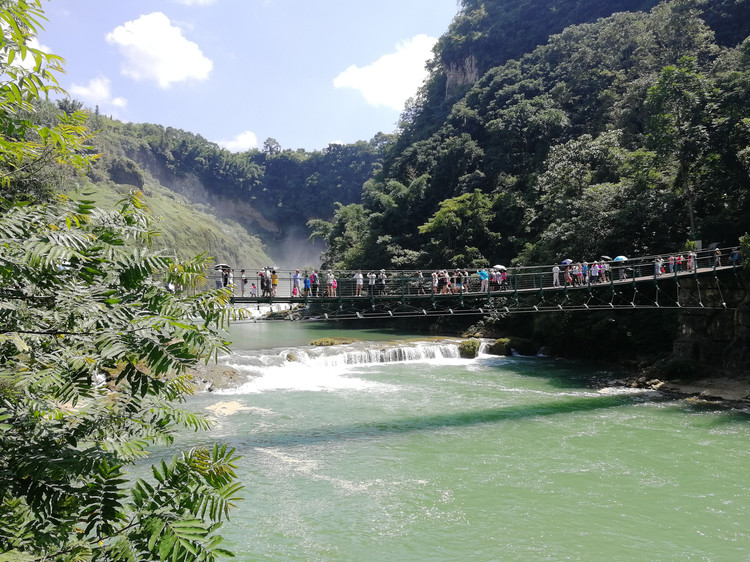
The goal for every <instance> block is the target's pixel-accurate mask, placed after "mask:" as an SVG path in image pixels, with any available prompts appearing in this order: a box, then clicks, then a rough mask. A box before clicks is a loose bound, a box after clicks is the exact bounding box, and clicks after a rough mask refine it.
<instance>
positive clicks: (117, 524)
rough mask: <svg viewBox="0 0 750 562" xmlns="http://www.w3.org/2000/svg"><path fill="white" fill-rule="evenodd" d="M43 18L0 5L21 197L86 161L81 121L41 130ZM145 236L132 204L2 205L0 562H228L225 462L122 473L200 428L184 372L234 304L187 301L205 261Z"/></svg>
mask: <svg viewBox="0 0 750 562" xmlns="http://www.w3.org/2000/svg"><path fill="white" fill-rule="evenodd" d="M41 18H42V11H41V0H33V1H28V0H27V1H21V2H3V3H2V4H0V20H1V21H0V23H1V24H2V25H0V29H2V33H3V43H2V48H0V67H1V68H2V71H3V72H2V76H3V78H2V80H3V81H2V82H0V130H2V132H3V136H2V137H1V138H0V157H1V158H0V160H1V161H2V180H1V182H2V186H3V188H4V191H3V194H4V195H6V196H8V195H9V196H11V197H15V198H18V199H22V198H24V197H25V198H28V193H29V191H28V185H25V184H23V181H25V180H29V181H30V182H39V181H40V180H39V177H40V174H41V173H42V171H43V170H44V168H45V167H47V166H49V164H50V162H52V161H53V160H60V161H61V162H63V163H66V164H73V165H74V166H78V167H85V166H86V165H87V164H88V163H89V162H90V160H91V158H90V157H89V156H87V154H86V153H85V150H84V149H85V147H84V146H83V145H82V139H83V138H84V136H83V129H82V125H81V123H82V117H83V116H82V115H80V114H77V113H73V115H72V116H67V114H66V113H64V114H63V115H62V116H61V118H60V121H59V123H57V124H56V125H51V126H50V125H47V124H40V121H39V119H35V118H34V117H35V111H36V110H37V109H38V108H39V107H43V105H39V101H40V97H41V96H43V95H45V94H46V93H48V92H50V91H53V90H55V89H56V88H57V87H56V85H55V82H54V71H59V69H60V68H59V63H60V62H61V59H59V57H56V56H54V55H47V54H45V53H42V52H41V51H39V50H36V49H32V48H30V47H29V46H28V41H29V38H30V37H31V36H32V35H33V34H34V33H35V31H36V29H37V28H38V25H39V24H38V21H39V20H40V19H41ZM29 57H30V58H31V59H33V60H34V65H33V68H32V69H30V70H29V69H28V68H27V66H28V65H25V66H21V65H19V64H18V61H20V60H23V59H25V58H29ZM45 65H50V66H49V67H46V66H45ZM43 179H44V178H42V180H43ZM42 183H43V181H42ZM155 234H156V233H155V232H154V231H153V230H152V227H151V220H150V218H149V216H148V214H147V213H146V211H145V209H144V208H143V206H142V203H141V201H140V199H139V197H138V196H137V195H132V196H131V197H130V198H129V199H128V200H126V201H123V203H122V205H121V207H120V208H119V210H117V211H114V212H104V211H101V210H98V209H96V208H94V206H93V205H92V204H91V203H90V202H88V201H78V202H73V201H71V200H68V199H66V198H64V197H61V196H60V197H55V198H52V199H51V200H50V201H49V202H47V203H45V204H29V203H28V201H27V202H24V203H14V202H12V201H11V200H9V199H8V198H5V199H0V287H2V289H0V481H1V482H2V487H0V521H2V522H3V525H2V527H1V528H0V553H2V555H0V558H2V559H3V560H42V559H44V560H133V561H135V560H164V559H167V558H169V559H172V560H214V559H216V557H217V556H219V555H222V554H229V553H228V552H226V551H225V550H223V549H222V548H221V547H220V542H221V537H220V536H219V535H218V534H217V530H218V529H219V527H220V526H221V524H222V522H223V521H224V520H225V519H226V518H227V517H228V514H229V510H230V509H231V507H232V506H233V505H234V504H235V502H236V501H237V499H238V498H237V492H238V491H239V490H240V488H241V485H239V484H238V483H236V482H234V478H235V475H234V466H235V462H236V456H235V455H234V452H233V451H231V450H227V449H226V448H225V447H218V446H217V447H214V448H213V450H209V449H205V448H195V449H193V450H191V451H188V452H185V453H183V454H182V455H181V456H180V457H179V458H175V459H174V460H173V461H171V462H169V463H167V462H162V463H161V464H160V465H159V466H155V467H153V475H154V481H153V482H149V481H147V480H145V479H138V480H136V481H135V482H131V481H130V479H129V478H128V477H127V474H126V468H127V467H128V465H132V464H133V463H134V462H135V461H136V460H138V459H141V458H143V457H144V456H146V453H147V447H148V446H149V445H150V444H152V443H155V442H162V443H169V442H171V441H172V439H173V437H174V433H175V431H176V429H177V428H178V427H180V426H184V427H188V428H193V429H202V428H206V427H207V422H206V420H204V419H203V418H202V417H200V416H197V415H194V414H191V413H189V412H186V411H183V410H181V409H179V408H175V407H174V404H175V403H179V402H180V401H183V400H184V399H185V397H186V396H187V395H188V394H189V393H190V392H191V390H192V386H191V385H190V382H189V380H188V378H187V375H186V370H187V369H188V368H189V367H191V366H193V365H194V364H195V363H196V362H197V361H198V360H199V359H200V358H203V357H209V356H211V355H212V354H215V353H216V352H217V351H219V350H225V349H226V346H227V342H226V341H224V339H223V338H222V336H221V333H220V330H221V329H222V328H223V327H224V326H225V325H226V323H227V322H228V320H229V318H230V313H231V309H230V308H229V307H227V306H226V304H227V302H228V300H229V298H230V295H229V293H228V291H225V290H215V291H213V292H211V293H206V294H202V293H198V294H195V293H194V290H195V288H196V287H197V286H200V284H201V283H202V282H203V281H204V275H205V274H204V272H205V267H206V265H207V263H206V261H207V260H206V258H200V257H199V258H196V259H193V260H190V261H187V262H177V261H175V260H172V259H170V258H167V257H164V256H162V255H160V254H159V253H157V252H154V251H152V250H151V249H150V243H151V241H152V240H153V238H154V236H155ZM185 289H189V290H190V292H191V293H194V294H193V295H192V296H190V295H188V293H187V292H185V291H184V290H185ZM128 490H130V494H128Z"/></svg>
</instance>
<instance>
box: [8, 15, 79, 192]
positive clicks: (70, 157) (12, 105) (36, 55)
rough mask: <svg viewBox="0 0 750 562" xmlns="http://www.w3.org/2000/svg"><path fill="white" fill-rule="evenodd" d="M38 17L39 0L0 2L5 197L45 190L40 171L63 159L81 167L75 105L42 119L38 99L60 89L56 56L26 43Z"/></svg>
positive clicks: (77, 113) (59, 68)
mask: <svg viewBox="0 0 750 562" xmlns="http://www.w3.org/2000/svg"><path fill="white" fill-rule="evenodd" d="M42 19H44V16H43V12H42V3H41V0H27V1H24V2H3V3H2V5H0V29H1V30H2V42H1V43H0V47H1V48H0V125H1V126H2V129H1V130H2V135H0V195H1V196H2V197H4V198H6V199H19V198H23V199H32V200H33V199H39V198H44V197H47V196H49V190H48V189H47V188H46V187H45V186H44V182H43V181H40V177H42V176H43V171H44V170H47V169H49V168H54V167H55V166H57V164H58V163H64V164H65V165H67V166H71V167H74V168H77V169H85V168H86V167H87V166H88V165H89V163H90V162H91V160H92V157H91V156H90V155H87V154H86V150H87V148H88V147H87V146H86V144H85V143H86V131H85V127H84V120H85V116H84V115H83V114H82V113H80V112H77V111H74V112H71V113H66V112H61V113H60V114H59V115H55V117H54V122H53V123H45V122H42V120H43V116H41V119H40V115H38V113H39V107H40V106H39V102H40V100H42V99H45V98H46V97H47V96H48V95H50V94H52V93H55V92H61V91H62V90H61V89H60V87H59V86H58V84H57V79H56V76H55V75H56V74H57V73H59V72H62V62H63V60H62V58H61V57H59V56H57V55H52V54H49V53H46V52H44V51H42V50H40V49H37V48H34V47H32V46H31V45H30V43H31V42H30V40H29V39H30V38H31V37H33V36H34V35H35V34H36V32H37V30H38V29H39V28H40V21H41V20H42Z"/></svg>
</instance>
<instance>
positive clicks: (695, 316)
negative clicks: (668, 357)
mask: <svg viewBox="0 0 750 562" xmlns="http://www.w3.org/2000/svg"><path fill="white" fill-rule="evenodd" d="M699 281H700V284H698V282H697V281H696V280H695V279H688V280H685V281H683V282H682V283H683V290H687V291H692V292H693V293H694V294H698V291H700V302H702V303H703V306H704V307H705V308H702V309H686V310H684V311H683V312H682V315H681V318H680V328H679V335H678V336H677V339H676V340H675V342H674V346H673V348H672V359H675V360H691V361H695V362H696V363H698V364H700V365H701V366H703V367H704V369H705V371H706V372H707V373H712V372H713V373H715V372H722V371H732V372H736V373H738V374H739V373H743V374H747V375H748V376H750V291H748V287H750V273H748V272H738V273H737V274H736V275H735V274H734V273H733V272H722V274H721V275H720V276H719V278H718V284H717V283H716V280H711V281H702V280H699ZM724 304H726V308H724Z"/></svg>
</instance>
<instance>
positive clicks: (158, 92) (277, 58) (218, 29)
mask: <svg viewBox="0 0 750 562" xmlns="http://www.w3.org/2000/svg"><path fill="white" fill-rule="evenodd" d="M457 11H458V4H457V0H371V1H360V0H318V1H312V0H51V1H50V2H49V3H46V4H45V13H46V17H47V19H48V21H47V22H46V23H45V24H44V27H45V29H44V31H42V32H41V33H40V34H39V38H38V39H39V43H40V44H41V47H42V48H43V49H45V50H47V51H50V52H53V53H55V54H57V55H60V56H62V57H64V58H65V59H66V61H67V63H66V66H65V68H66V74H65V75H63V76H61V77H60V82H61V85H62V86H63V87H64V88H65V89H66V90H67V91H68V92H69V93H70V94H71V96H72V97H74V98H76V99H79V100H81V101H83V102H84V103H85V105H86V106H87V107H89V108H91V109H93V108H94V107H95V106H97V105H98V106H99V111H100V112H101V113H102V114H105V115H111V116H112V117H114V118H116V119H120V120H122V121H125V122H134V123H159V124H161V125H165V126H172V127H176V128H179V129H184V130H186V131H190V132H192V133H196V134H200V135H201V136H203V137H205V138H206V139H208V140H211V141H214V142H217V143H219V144H221V145H222V146H225V147H226V148H228V149H230V150H234V151H240V150H247V149H248V148H252V147H260V146H262V144H263V141H264V140H265V139H266V138H269V137H271V138H275V139H276V140H277V141H278V142H279V143H280V144H281V146H282V148H291V149H297V148H304V149H306V150H315V149H321V148H325V147H326V146H328V144H329V143H333V142H344V143H351V142H355V141H357V140H369V139H370V138H372V137H373V136H374V135H375V134H376V133H377V132H379V131H382V132H385V133H390V132H393V131H394V130H395V124H396V122H397V120H398V117H399V115H400V113H401V112H402V110H403V108H404V102H405V101H406V99H407V98H408V97H410V96H413V95H414V94H415V93H416V91H417V88H418V87H419V85H420V84H421V83H422V81H423V79H424V76H425V74H424V64H425V62H426V60H427V59H428V58H430V57H431V49H432V46H433V45H434V42H435V40H436V39H437V38H438V37H440V35H442V34H443V33H444V32H445V31H447V29H448V26H449V25H450V22H451V21H452V19H453V17H454V16H455V15H456V13H457Z"/></svg>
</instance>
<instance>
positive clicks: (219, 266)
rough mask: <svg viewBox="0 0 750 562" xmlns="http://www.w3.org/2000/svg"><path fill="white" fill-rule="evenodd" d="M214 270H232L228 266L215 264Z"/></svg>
mask: <svg viewBox="0 0 750 562" xmlns="http://www.w3.org/2000/svg"><path fill="white" fill-rule="evenodd" d="M214 269H232V268H231V267H229V266H228V265H227V264H225V263H217V264H216V265H215V266H214Z"/></svg>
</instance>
